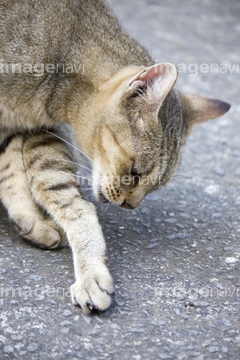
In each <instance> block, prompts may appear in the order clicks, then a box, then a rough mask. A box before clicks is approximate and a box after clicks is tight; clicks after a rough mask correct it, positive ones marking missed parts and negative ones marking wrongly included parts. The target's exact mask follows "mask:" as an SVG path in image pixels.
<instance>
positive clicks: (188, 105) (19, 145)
mask: <svg viewBox="0 0 240 360" xmlns="http://www.w3.org/2000/svg"><path fill="white" fill-rule="evenodd" d="M70 70H71V71H70ZM176 79H177V69H176V67H175V66H174V65H173V64H168V63H160V64H154V62H153V60H152V59H151V57H150V56H149V55H148V53H147V52H146V51H145V50H144V49H143V48H142V47H141V46H140V45H139V44H137V43H136V42H135V41H134V40H133V39H132V38H130V37H129V36H128V35H126V34H125V32H124V31H123V30H122V29H121V27H120V26H119V25H118V23H117V21H116V19H115V18H114V16H113V15H112V13H111V12H110V10H109V9H108V7H107V5H106V4H105V3H104V1H103V0H62V1H59V0H38V1H34V0H0V129H1V133H0V144H1V145H0V196H1V200H2V202H3V204H4V205H5V207H6V208H7V210H8V213H9V216H10V218H11V219H12V220H13V221H14V222H15V223H16V224H17V226H18V227H19V229H20V232H21V234H22V236H24V237H25V238H26V239H28V240H29V241H31V242H32V243H34V244H35V245H37V246H39V247H42V248H47V249H54V248H57V247H59V246H62V245H63V244H64V243H65V242H66V240H68V241H69V244H70V246H71V248H72V252H73V259H74V269H75V276H76V282H75V283H74V284H73V285H72V286H71V294H72V299H73V302H74V303H75V304H79V305H80V306H81V308H82V310H83V311H84V312H85V313H90V312H92V311H96V310H100V311H101V310H105V309H107V308H108V307H109V306H110V304H111V295H112V294H113V292H114V285H113V280H112V277H111V275H110V273H109V270H108V267H107V258H106V248H105V242H104V238H103V234H102V230H101V227H100V225H99V222H98V219H97V215H96V210H95V207H94V205H93V204H92V203H89V202H87V201H86V200H84V199H83V197H82V196H81V193H80V191H79V186H78V183H77V177H76V171H77V170H76V168H75V166H74V162H72V160H73V154H72V151H71V147H69V146H68V145H67V144H66V143H65V142H63V141H62V140H61V138H65V137H66V136H68V135H69V134H68V131H66V130H65V131H63V130H62V126H61V124H62V123H66V124H68V125H70V126H71V128H72V129H73V133H74V138H75V140H76V143H77V145H78V146H79V147H80V149H81V150H82V151H83V152H84V153H85V154H86V155H87V157H88V158H89V159H90V162H91V164H92V172H93V192H94V194H95V196H96V198H97V199H98V200H100V201H103V202H110V203H113V204H116V205H118V206H120V207H123V208H126V209H134V208H135V207H137V206H138V205H139V204H140V202H141V200H142V199H143V198H144V196H145V195H146V194H147V193H149V192H150V191H153V190H155V189H157V188H159V187H160V186H161V185H164V184H165V183H166V182H167V181H168V180H169V178H170V177H171V176H172V175H173V173H174V172H175V170H176V167H177V165H178V160H179V154H180V150H181V147H182V145H183V144H184V143H185V141H186V138H187V136H188V134H189V133H190V131H191V129H192V128H193V126H194V125H196V124H198V123H200V122H203V121H206V120H209V119H213V118H216V117H218V116H221V115H223V114H224V113H225V112H227V111H228V109H229V105H228V104H226V103H223V102H221V101H218V100H210V99H206V98H202V97H198V96H190V95H185V94H182V93H180V92H178V91H176V90H175V89H173V87H174V84H175V82H176ZM126 177H127V179H128V180H129V181H128V182H126V181H123V179H125V180H126ZM116 179H118V181H116Z"/></svg>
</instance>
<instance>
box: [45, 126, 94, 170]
mask: <svg viewBox="0 0 240 360" xmlns="http://www.w3.org/2000/svg"><path fill="white" fill-rule="evenodd" d="M43 131H45V132H46V133H48V134H50V135H53V136H55V137H56V138H58V139H60V140H62V141H63V142H65V143H66V144H68V145H70V146H71V147H72V148H73V149H75V150H77V151H78V152H79V153H80V154H83V155H84V156H85V157H86V158H87V159H88V160H89V161H90V162H92V163H94V161H93V160H92V159H91V158H90V157H89V156H88V155H87V154H85V153H84V152H83V151H82V150H80V149H79V148H78V147H76V146H74V145H73V144H71V143H70V142H69V141H67V140H65V139H64V138H62V137H61V136H59V135H57V134H55V133H53V132H51V131H48V130H46V129H44V130H43Z"/></svg>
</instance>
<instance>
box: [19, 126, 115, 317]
mask: <svg viewBox="0 0 240 360" xmlns="http://www.w3.org/2000/svg"><path fill="white" fill-rule="evenodd" d="M23 155H24V163H25V169H26V174H27V177H28V182H29V187H30V191H31V194H32V196H33V198H34V200H35V201H36V203H37V204H39V205H41V206H42V207H43V208H44V209H45V211H47V212H48V213H49V214H50V215H51V216H52V217H53V219H54V220H55V221H56V222H57V224H59V226H61V227H62V229H63V230H64V232H65V233H66V235H67V238H68V241H69V244H70V246H71V248H72V253H73V261H74V270H75V277H76V282H75V283H74V284H73V285H72V286H71V294H72V301H73V303H74V304H79V305H80V306H81V308H82V310H83V311H84V313H86V314H89V313H90V312H91V311H94V310H100V311H102V310H105V309H107V308H108V307H109V306H110V304H111V294H112V293H113V292H114V285H113V279H112V276H111V274H110V272H109V270H108V267H107V264H106V261H107V257H106V245H105V241H104V237H103V233H102V229H101V226H100V224H99V222H98V218H97V214H96V209H95V207H94V205H93V204H91V203H89V202H87V201H86V200H84V199H83V198H82V196H81V194H80V192H79V186H78V182H77V178H76V172H75V168H74V166H73V164H72V163H71V156H70V154H69V152H68V149H67V148H66V146H65V145H64V143H63V142H61V141H60V140H59V141H58V140H57V139H56V137H54V136H53V135H50V134H48V133H44V132H43V133H40V134H39V135H35V136H34V137H33V136H31V137H27V138H26V140H25V144H24V151H23Z"/></svg>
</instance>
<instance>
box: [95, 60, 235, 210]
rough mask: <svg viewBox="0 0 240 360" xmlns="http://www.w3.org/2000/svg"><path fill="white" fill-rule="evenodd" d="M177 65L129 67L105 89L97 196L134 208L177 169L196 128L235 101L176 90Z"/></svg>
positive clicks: (99, 117)
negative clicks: (184, 149) (189, 138)
mask: <svg viewBox="0 0 240 360" xmlns="http://www.w3.org/2000/svg"><path fill="white" fill-rule="evenodd" d="M176 79H177V69H176V67H175V66H174V65H172V64H166V63H162V64H156V65H153V66H151V67H148V68H127V69H124V71H121V72H120V73H118V74H116V76H114V77H113V78H111V79H110V80H109V81H107V82H106V83H104V85H102V86H101V87H100V88H99V92H98V95H97V97H96V99H95V105H94V107H96V108H97V109H98V113H96V114H95V119H96V124H95V127H94V131H93V132H92V136H91V137H90V139H89V140H90V142H89V144H88V147H91V149H93V152H92V158H93V191H94V194H95V196H96V198H97V199H98V200H100V201H103V202H111V203H113V204H116V205H119V206H121V207H123V208H127V209H133V208H135V207H137V206H138V205H139V204H140V202H141V200H142V199H143V198H144V196H145V195H146V194H148V193H149V192H151V191H153V190H156V189H158V188H159V187H160V186H162V185H164V184H166V183H167V181H168V180H169V179H170V178H171V177H172V175H173V174H174V173H175V171H176V169H177V166H178V163H179V158H180V152H181V148H182V146H183V144H184V143H185V141H186V138H187V136H188V135H189V133H190V132H191V130H192V128H193V127H194V126H195V125H196V124H198V123H200V122H203V121H206V120H210V119H213V118H216V117H219V116H221V115H223V114H224V113H225V112H227V111H228V110H229V108H230V106H229V105H228V104H226V103H224V102H221V101H218V100H213V99H207V98H203V97H200V96H192V95H185V94H181V93H179V92H177V91H175V90H174V89H173V86H174V84H175V82H176Z"/></svg>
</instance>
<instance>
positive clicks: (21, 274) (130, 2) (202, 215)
mask: <svg viewBox="0 0 240 360" xmlns="http://www.w3.org/2000/svg"><path fill="white" fill-rule="evenodd" d="M109 3H110V4H111V6H112V8H113V10H114V12H115V13H116V15H117V16H118V18H119V20H120V22H121V23H122V25H123V26H124V27H125V29H127V31H128V32H129V33H131V35H132V36H133V37H135V38H136V39H137V40H138V41H139V42H141V43H142V44H143V45H144V46H145V47H146V48H147V49H148V50H149V51H150V53H151V54H152V56H153V57H154V58H155V59H156V61H158V62H161V61H167V62H173V63H175V64H177V65H178V66H179V73H180V74H179V80H178V83H177V88H178V89H180V90H182V91H185V92H188V93H196V94H201V95H206V96H210V97H214V98H219V99H221V100H223V101H226V102H229V103H231V104H232V108H231V110H230V112H229V113H227V114H226V115H225V116H224V117H222V118H220V119H216V120H213V121H211V122H208V123H204V124H202V125H201V126H198V127H196V128H195V129H194V131H193V132H192V134H191V136H190V138H189V141H188V143H187V145H186V146H185V148H184V151H183V155H182V162H181V166H180V169H179V172H178V175H177V176H176V177H175V178H174V179H173V180H172V181H171V182H170V184H168V185H167V186H165V187H164V188H163V189H161V190H159V191H157V192H156V193H153V194H150V195H149V196H148V197H147V198H146V199H145V200H144V201H143V203H142V204H141V206H140V207H139V209H138V210H134V211H132V212H126V211H122V210H120V209H117V208H115V207H111V206H110V207H108V209H107V210H105V207H104V206H103V205H99V206H98V212H99V217H100V221H101V224H102V226H103V229H104V233H105V236H106V239H107V246H108V252H109V258H110V268H111V271H112V274H113V276H114V279H115V282H116V296H115V302H114V304H113V307H112V308H111V309H110V310H109V311H107V312H106V313H104V314H101V315H98V316H92V317H87V316H85V315H83V314H82V312H81V310H80V309H79V308H77V307H74V306H73V305H72V304H71V300H70V294H69V286H70V285H71V284H72V283H73V282H74V274H73V265H72V255H71V251H70V249H69V248H68V247H66V248H64V249H62V250H60V251H43V250H40V249H37V248H34V247H31V246H30V245H28V244H27V243H26V242H24V241H23V240H22V239H21V238H20V237H19V235H18V234H17V232H16V230H15V229H14V227H13V225H12V224H11V223H10V222H9V220H8V218H7V214H6V211H5V210H4V209H3V208H0V264H1V265H0V359H18V360H21V359H24V360H28V359H30V360H32V359H33V360H38V359H44V360H47V359H57V360H65V359H84V360H86V359H87V360H99V359H100V360H101V359H111V360H112V359H114V360H118V359H119V360H125V359H134V360H142V359H146V360H155V359H178V360H185V359H189V360H205V359H206V360H209V359H210V360H216V359H224V360H237V359H239V358H240V316H239V310H240V276H239V267H240V266H239V265H240V245H239V244H240V104H239V100H240V42H239V38H240V2H239V1H238V0H229V1H223V0H202V1H199V0H182V1H181V2H180V1H177V0H166V1H159V0H138V1H135V0H122V1H117V0H111V1H109ZM203 64H204V65H203Z"/></svg>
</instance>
